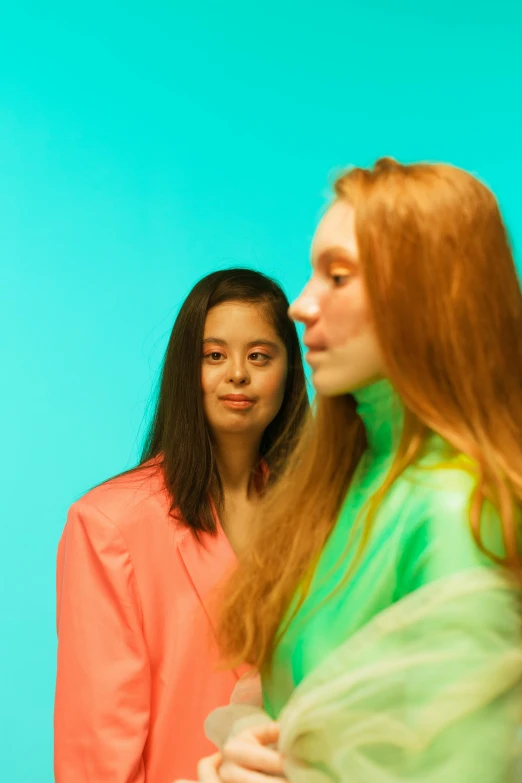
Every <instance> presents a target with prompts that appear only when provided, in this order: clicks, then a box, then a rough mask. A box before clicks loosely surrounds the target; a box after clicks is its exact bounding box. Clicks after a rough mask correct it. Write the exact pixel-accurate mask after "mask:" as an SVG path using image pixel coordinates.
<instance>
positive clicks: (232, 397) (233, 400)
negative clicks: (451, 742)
mask: <svg viewBox="0 0 522 783" xmlns="http://www.w3.org/2000/svg"><path fill="white" fill-rule="evenodd" d="M220 400H221V402H222V403H223V404H224V405H226V406H227V408H234V409H235V410H245V409H247V408H251V407H252V406H253V405H254V404H255V400H254V399H252V397H247V396H246V395H245V394H225V395H224V396H223V397H220Z"/></svg>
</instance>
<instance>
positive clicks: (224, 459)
mask: <svg viewBox="0 0 522 783" xmlns="http://www.w3.org/2000/svg"><path fill="white" fill-rule="evenodd" d="M260 445H261V440H260V439H258V438H256V439H255V440H250V439H246V438H245V437H244V436H227V437H226V438H219V439H216V460H217V466H218V470H219V475H220V478H221V483H222V486H223V494H224V496H225V504H226V499H227V495H229V496H230V495H233V496H235V497H237V496H243V497H244V498H245V499H246V498H248V497H249V496H250V494H251V493H252V490H253V486H252V484H253V480H252V479H253V475H254V472H255V468H256V465H257V463H258V461H259V447H260Z"/></svg>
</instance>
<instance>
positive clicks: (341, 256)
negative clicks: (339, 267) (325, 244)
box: [316, 246, 357, 266]
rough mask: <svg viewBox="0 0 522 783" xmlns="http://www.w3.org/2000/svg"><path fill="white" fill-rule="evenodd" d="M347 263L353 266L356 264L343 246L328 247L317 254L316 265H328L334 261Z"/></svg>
mask: <svg viewBox="0 0 522 783" xmlns="http://www.w3.org/2000/svg"><path fill="white" fill-rule="evenodd" d="M343 262H344V263H347V264H352V265H354V266H356V265H357V261H356V259H355V258H354V257H353V255H352V254H351V253H349V252H348V250H346V249H345V248H344V247H338V246H335V247H329V248H327V249H326V250H323V251H322V252H321V253H319V255H318V256H317V261H316V264H317V266H319V265H321V266H328V265H329V264H335V263H343Z"/></svg>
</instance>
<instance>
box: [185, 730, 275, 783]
mask: <svg viewBox="0 0 522 783" xmlns="http://www.w3.org/2000/svg"><path fill="white" fill-rule="evenodd" d="M278 739H279V726H278V725H277V723H269V724H266V725H263V726H259V727H258V728H252V729H247V730H245V731H242V732H241V733H240V734H238V735H237V736H235V737H233V738H232V739H230V740H229V741H228V742H227V743H226V745H225V747H224V748H223V752H222V753H216V754H215V755H214V756H209V757H208V758H206V759H203V760H202V761H201V762H200V763H199V767H198V776H199V780H200V783H267V782H268V781H273V782H275V781H279V783H287V781H286V778H285V777H284V771H283V758H282V756H281V754H280V753H279V751H277V750H274V749H273V748H270V747H268V746H269V745H272V744H274V743H276V742H277V740H278Z"/></svg>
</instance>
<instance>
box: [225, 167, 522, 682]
mask: <svg viewBox="0 0 522 783" xmlns="http://www.w3.org/2000/svg"><path fill="white" fill-rule="evenodd" d="M334 190H335V195H336V197H337V198H338V199H345V200H347V201H348V202H349V203H350V204H351V205H352V206H353V208H354V211H355V221H356V236H357V242H358V249H359V262H360V265H361V272H362V275H363V278H364V280H365V284H366V287H367V291H368V298H369V302H370V307H371V311H372V315H373V320H374V323H375V329H376V333H377V337H378V340H379V342H380V346H381V349H382V355H383V357H384V361H385V364H386V368H387V376H388V377H389V379H390V382H391V383H392V385H393V386H394V388H395V389H396V391H397V392H398V394H399V396H400V398H401V400H402V402H403V404H404V408H405V424H404V430H403V434H402V439H401V443H400V446H399V449H398V453H397V456H396V459H395V462H394V465H393V467H392V469H391V472H390V474H389V476H388V477H387V479H386V481H385V484H384V486H383V487H382V488H381V490H380V491H379V492H378V493H377V496H376V497H375V498H374V499H373V508H375V505H376V504H378V502H379V501H380V500H381V499H382V497H383V496H384V494H385V492H386V490H387V489H388V488H389V486H390V485H391V483H392V482H393V481H394V480H395V479H396V478H397V477H398V476H399V475H400V474H401V473H402V471H403V470H404V469H405V468H406V467H407V466H408V465H410V464H411V463H412V462H414V461H415V459H416V458H417V456H418V455H419V453H420V451H421V450H422V447H423V445H424V442H425V440H426V437H427V435H428V434H429V432H430V431H435V432H437V433H439V434H440V435H441V436H442V437H443V438H444V439H445V440H446V441H447V442H448V443H449V444H451V445H452V446H453V447H454V448H455V451H456V452H457V453H463V454H465V455H467V456H468V457H470V458H471V460H472V461H473V464H474V466H475V469H476V474H477V481H476V489H475V491H474V495H473V503H472V509H471V515H470V524H471V530H472V533H473V536H474V538H475V540H476V542H477V544H478V546H479V547H481V548H482V549H483V550H484V551H486V549H485V545H484V543H483V541H482V536H481V529H480V518H481V510H482V505H483V502H484V501H485V500H486V499H488V500H490V501H492V502H493V503H494V505H495V506H496V508H497V509H498V512H499V516H500V519H501V523H502V533H503V540H504V549H505V560H503V561H501V562H502V563H503V565H506V566H507V567H509V568H511V569H512V570H513V571H515V572H517V573H520V571H521V568H522V557H521V552H520V548H519V547H520V529H517V525H518V524H519V522H520V506H521V504H522V294H521V291H520V285H519V281H518V278H517V273H516V269H515V264H514V261H513V256H512V253H511V250H510V246H509V242H508V238H507V235H506V230H505V227H504V224H503V222H502V218H501V215H500V212H499V208H498V205H497V202H496V200H495V197H494V196H493V194H492V193H491V192H490V191H489V190H488V188H487V187H485V186H484V185H483V184H482V183H481V182H479V181H478V180H477V179H475V178H474V177H473V176H471V175H470V174H468V173H466V172H464V171H462V170H460V169H457V168H454V167H452V166H448V165H439V164H416V165H408V166H403V165H400V164H398V163H396V162H395V161H393V160H390V159H383V160H380V161H378V162H377V163H376V164H375V166H374V167H373V169H361V168H356V169H353V170H351V171H349V172H348V173H346V174H344V175H343V176H341V177H340V178H339V179H338V180H337V181H336V183H335V185H334ZM364 448H365V434H364V428H363V425H362V423H361V421H360V419H359V417H358V416H357V413H356V410H355V404H354V401H353V398H352V397H351V396H350V395H345V396H342V397H337V398H326V397H321V396H320V395H319V396H318V398H317V400H316V410H315V415H313V416H310V418H309V421H308V423H307V425H306V427H305V428H304V430H303V433H302V436H301V439H300V442H299V443H298V445H297V448H296V450H295V452H294V454H293V456H292V457H291V459H290V460H289V463H288V465H287V468H286V470H285V472H284V474H283V476H282V477H281V479H280V480H279V481H278V483H277V484H276V486H275V487H274V488H273V489H272V490H271V492H270V493H269V494H268V496H267V497H266V499H265V501H264V503H263V506H262V511H261V514H260V517H259V520H258V527H257V533H256V536H255V540H254V543H253V545H252V547H251V548H250V549H249V550H248V551H247V552H246V553H245V555H244V556H243V557H242V558H241V561H240V565H239V567H238V569H237V570H236V572H235V573H234V575H233V576H232V577H231V579H230V581H229V583H228V585H227V588H226V592H225V596H224V603H223V607H222V618H221V626H220V641H221V646H222V650H223V652H224V654H225V655H226V657H227V658H228V659H229V660H232V661H234V662H239V661H246V662H248V663H250V664H252V665H254V666H256V667H257V668H259V669H262V668H263V667H265V666H266V665H267V664H269V663H270V661H271V658H272V654H273V650H274V646H275V644H276V643H277V639H278V631H279V630H280V625H281V621H282V619H283V617H284V615H285V612H286V610H287V609H288V606H289V604H290V602H291V600H292V598H293V596H294V595H295V594H296V591H297V589H298V587H299V586H300V585H302V581H303V578H304V577H305V575H309V574H310V573H311V571H312V569H313V566H314V563H315V562H316V561H317V559H318V557H319V555H320V553H321V550H322V548H323V546H324V544H325V542H326V540H327V538H328V536H329V534H330V532H331V530H332V528H333V526H334V524H335V522H336V519H337V516H338V513H339V510H340V507H341V505H342V502H343V499H344V497H345V495H346V492H347V490H348V487H349V484H350V480H351V477H352V475H353V472H354V469H355V467H356V465H357V463H358V461H359V459H360V456H361V454H362V452H363V450H364ZM371 518H372V514H371V513H370V514H369V515H368V517H367V522H368V523H369V524H371ZM368 534H369V531H368V530H367V531H366V535H365V537H363V540H365V538H366V539H367V536H368ZM283 553H284V554H283ZM488 554H490V555H491V557H492V558H494V559H497V558H495V557H494V555H493V554H492V553H489V552H488ZM305 584H306V580H305Z"/></svg>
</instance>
